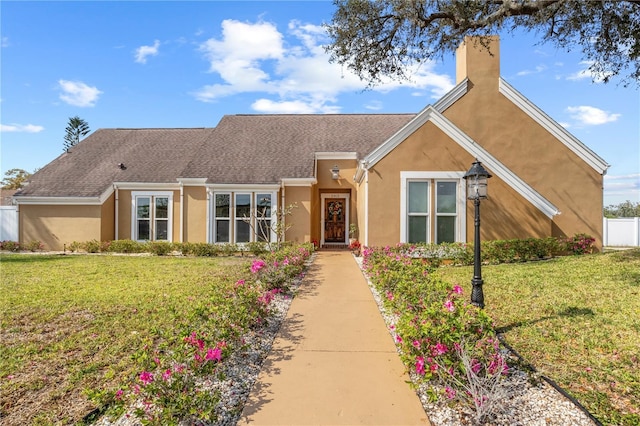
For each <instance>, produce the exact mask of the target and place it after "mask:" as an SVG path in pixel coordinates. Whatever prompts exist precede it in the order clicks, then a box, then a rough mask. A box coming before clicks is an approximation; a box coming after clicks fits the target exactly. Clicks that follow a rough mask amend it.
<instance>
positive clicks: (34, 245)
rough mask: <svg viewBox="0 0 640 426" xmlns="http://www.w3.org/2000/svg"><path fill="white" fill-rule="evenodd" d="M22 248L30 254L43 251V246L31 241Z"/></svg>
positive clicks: (36, 241) (38, 242)
mask: <svg viewBox="0 0 640 426" xmlns="http://www.w3.org/2000/svg"><path fill="white" fill-rule="evenodd" d="M23 248H24V249H25V250H29V251H32V252H36V251H42V250H44V244H42V243H41V242H40V241H38V240H33V241H29V242H28V243H27V244H25V245H24V247H23Z"/></svg>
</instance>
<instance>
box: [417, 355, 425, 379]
mask: <svg viewBox="0 0 640 426" xmlns="http://www.w3.org/2000/svg"><path fill="white" fill-rule="evenodd" d="M425 372H426V371H425V369H424V358H423V357H421V356H419V357H417V358H416V374H419V375H420V376H424V373H425Z"/></svg>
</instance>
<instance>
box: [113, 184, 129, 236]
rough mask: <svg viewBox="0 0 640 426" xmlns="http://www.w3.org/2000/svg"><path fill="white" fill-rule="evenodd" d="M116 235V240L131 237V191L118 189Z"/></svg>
mask: <svg viewBox="0 0 640 426" xmlns="http://www.w3.org/2000/svg"><path fill="white" fill-rule="evenodd" d="M117 206H118V214H117V218H118V235H116V240H130V239H131V191H129V190H127V189H119V190H118V203H117Z"/></svg>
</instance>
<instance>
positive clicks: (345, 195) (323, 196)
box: [320, 192, 351, 247]
mask: <svg viewBox="0 0 640 426" xmlns="http://www.w3.org/2000/svg"><path fill="white" fill-rule="evenodd" d="M327 198H342V199H344V205H345V216H344V221H345V224H344V229H345V232H344V244H345V245H348V244H349V220H350V217H351V216H350V212H349V207H350V204H351V203H350V200H351V194H348V193H345V192H325V193H322V194H320V206H321V209H320V247H322V246H323V245H324V244H325V242H324V220H325V215H324V210H325V200H326V199H327ZM332 244H341V243H332Z"/></svg>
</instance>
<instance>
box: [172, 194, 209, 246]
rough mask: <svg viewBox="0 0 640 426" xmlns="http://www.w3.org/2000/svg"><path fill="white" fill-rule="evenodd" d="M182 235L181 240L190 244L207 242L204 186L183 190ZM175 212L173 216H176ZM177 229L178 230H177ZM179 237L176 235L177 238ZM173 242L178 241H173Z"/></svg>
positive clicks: (177, 211)
mask: <svg viewBox="0 0 640 426" xmlns="http://www.w3.org/2000/svg"><path fill="white" fill-rule="evenodd" d="M183 203H184V210H183V214H184V233H183V240H184V241H185V242H190V243H204V242H206V241H207V191H206V188H205V187H204V186H185V187H184V188H183ZM179 208H180V207H179V206H178V209H179ZM178 213H179V210H176V211H175V212H174V214H178ZM178 229H179V228H178ZM179 237H180V235H179V233H178V238H179ZM174 241H178V239H175V240H174Z"/></svg>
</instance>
